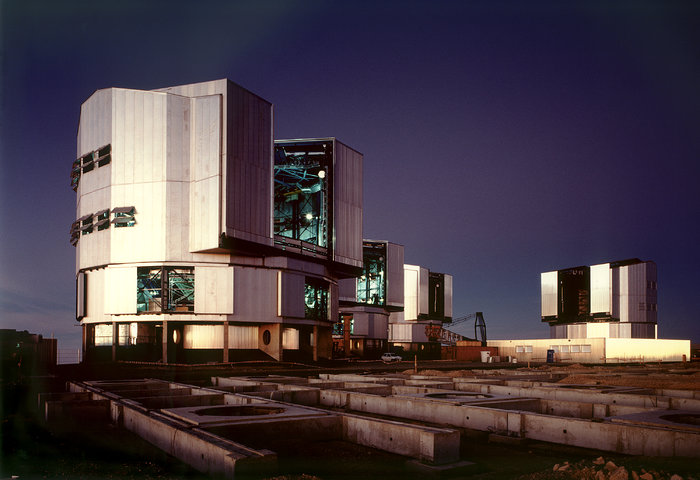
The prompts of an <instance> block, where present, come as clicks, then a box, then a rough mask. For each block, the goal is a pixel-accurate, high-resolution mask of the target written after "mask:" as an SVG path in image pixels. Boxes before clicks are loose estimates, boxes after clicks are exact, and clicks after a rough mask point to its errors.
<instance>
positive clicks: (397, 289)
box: [386, 242, 404, 307]
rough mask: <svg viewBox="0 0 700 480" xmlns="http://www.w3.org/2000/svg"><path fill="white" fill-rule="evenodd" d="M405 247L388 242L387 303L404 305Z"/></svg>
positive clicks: (397, 305)
mask: <svg viewBox="0 0 700 480" xmlns="http://www.w3.org/2000/svg"><path fill="white" fill-rule="evenodd" d="M403 260H404V247H403V245H397V244H395V243H391V242H387V246H386V304H387V305H390V306H393V307H403V305H404V268H403Z"/></svg>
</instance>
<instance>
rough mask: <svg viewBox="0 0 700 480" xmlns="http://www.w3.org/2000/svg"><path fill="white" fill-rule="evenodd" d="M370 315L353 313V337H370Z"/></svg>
mask: <svg viewBox="0 0 700 480" xmlns="http://www.w3.org/2000/svg"><path fill="white" fill-rule="evenodd" d="M370 322H371V318H370V314H369V313H367V312H353V315H352V334H353V335H363V336H366V335H369V332H370Z"/></svg>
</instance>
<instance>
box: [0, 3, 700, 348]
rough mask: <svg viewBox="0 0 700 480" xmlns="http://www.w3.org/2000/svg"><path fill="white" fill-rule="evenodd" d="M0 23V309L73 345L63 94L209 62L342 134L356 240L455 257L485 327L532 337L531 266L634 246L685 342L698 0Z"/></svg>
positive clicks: (368, 7)
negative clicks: (360, 186)
mask: <svg viewBox="0 0 700 480" xmlns="http://www.w3.org/2000/svg"><path fill="white" fill-rule="evenodd" d="M610 4H614V5H613V6H611V5H610ZM0 21H1V24H0V35H1V37H0V48H1V54H2V59H1V61H2V63H1V66H0V68H1V70H0V95H1V96H0V142H1V143H0V161H1V162H2V165H1V167H2V168H0V225H1V227H0V326H1V327H2V328H16V329H19V330H24V329H26V330H29V331H30V332H33V333H41V334H43V335H45V336H51V335H52V334H53V335H55V336H57V337H58V338H59V349H64V348H77V347H78V346H79V344H80V329H79V328H78V327H77V323H76V322H75V318H74V295H75V277H74V275H75V272H74V257H75V251H74V248H73V247H72V246H71V245H70V243H69V228H70V224H71V222H72V221H73V220H74V219H75V193H74V192H73V191H72V190H71V188H70V179H69V175H70V168H71V163H72V162H73V160H74V159H75V157H76V147H75V141H76V133H77V127H78V120H79V113H80V105H81V103H82V102H83V101H85V100H86V99H87V98H88V97H89V96H90V95H91V94H92V93H93V92H94V91H95V90H97V89H100V88H106V87H111V86H116V87H124V88H134V89H144V90H149V89H154V88H159V87H166V86H172V85H179V84H183V83H192V82H199V81H206V80H213V79H218V78H224V77H228V78H230V79H231V80H233V81H234V82H236V83H238V84H240V85H242V86H244V87H246V88H247V89H249V90H251V91H253V92H255V93H257V94H258V95H260V96H262V97H263V98H265V99H267V100H269V101H270V102H272V103H273V104H274V105H275V138H280V139H281V138H300V137H322V136H335V137H337V138H338V139H339V140H341V141H342V142H344V143H346V144H348V145H350V146H352V147H353V148H355V149H357V150H359V151H360V152H362V153H363V154H364V236H365V238H372V239H386V240H390V241H393V242H396V243H401V244H403V245H404V246H405V248H406V250H405V259H406V263H413V264H420V265H423V266H426V267H428V268H430V269H431V270H433V271H439V272H446V273H451V274H452V275H454V297H455V298H454V313H455V316H459V315H465V314H467V313H472V312H475V311H483V312H484V316H485V318H486V323H487V326H488V334H489V337H490V338H533V337H540V338H546V337H548V336H549V330H548V328H547V326H546V324H542V323H541V321H540V277H539V274H540V272H544V271H549V270H556V269H560V268H566V267H572V266H577V265H590V264H595V263H603V262H607V261H612V260H620V259H625V258H630V257H638V258H641V259H643V260H654V261H655V262H656V263H657V266H658V283H659V299H658V301H659V313H658V316H659V329H658V331H659V337H661V338H690V339H692V340H693V341H695V342H700V308H699V307H698V302H699V301H700V293H699V282H698V279H699V278H700V193H699V192H700V158H699V157H700V3H698V2H692V1H688V2H673V1H663V2H662V1H659V2H647V1H642V0H639V1H632V2H608V1H602V0H601V1H585V2H583V1H581V2H576V1H571V2H560V1H556V0H552V1H537V0H534V1H529V2H522V1H512V2H509V1H498V0H484V1H471V2H470V1H454V2H452V1H442V2H441V1H412V0H403V1H383V2H382V1H345V2H340V1H338V2H328V1H321V0H318V1H294V0H279V1H265V0H257V1H255V0H254V1H206V0H204V1H197V2H195V1H183V0H170V1H144V0H138V1H136V0H120V1H94V0H90V1H87V0H86V1H77V0H64V1H61V2H57V1H55V0H46V1H36V0H2V1H0ZM470 327H471V326H470V325H468V326H467V327H466V329H465V330H466V333H469V330H470Z"/></svg>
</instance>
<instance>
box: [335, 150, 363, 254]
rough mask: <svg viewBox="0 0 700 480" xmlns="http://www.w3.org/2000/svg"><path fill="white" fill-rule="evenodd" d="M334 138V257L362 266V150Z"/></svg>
mask: <svg viewBox="0 0 700 480" xmlns="http://www.w3.org/2000/svg"><path fill="white" fill-rule="evenodd" d="M334 142H335V155H334V177H335V178H334V181H333V217H334V218H333V244H334V245H333V247H334V248H333V260H334V261H336V262H340V263H344V264H346V265H350V266H353V267H362V160H363V159H362V154H361V153H360V152H358V151H356V150H353V149H352V148H350V147H348V146H347V145H345V144H343V143H341V142H339V141H337V140H334Z"/></svg>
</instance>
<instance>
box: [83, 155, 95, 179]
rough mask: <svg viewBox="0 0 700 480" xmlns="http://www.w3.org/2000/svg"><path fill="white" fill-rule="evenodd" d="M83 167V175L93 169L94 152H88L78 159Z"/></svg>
mask: <svg viewBox="0 0 700 480" xmlns="http://www.w3.org/2000/svg"><path fill="white" fill-rule="evenodd" d="M80 163H81V165H82V166H83V174H85V173H87V172H89V171H92V170H93V169H94V168H95V152H90V153H88V154H87V155H84V156H83V157H82V158H81V159H80Z"/></svg>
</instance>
